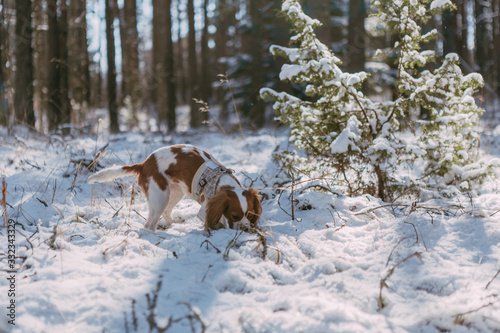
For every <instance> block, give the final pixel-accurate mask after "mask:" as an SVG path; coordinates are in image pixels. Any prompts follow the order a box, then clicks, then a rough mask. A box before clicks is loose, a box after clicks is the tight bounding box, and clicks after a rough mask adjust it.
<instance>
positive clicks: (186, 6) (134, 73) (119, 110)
mask: <svg viewBox="0 0 500 333" xmlns="http://www.w3.org/2000/svg"><path fill="white" fill-rule="evenodd" d="M452 2H453V3H454V4H455V5H456V7H457V10H455V11H445V12H444V13H443V14H442V15H435V16H434V17H433V18H432V20H429V21H428V22H427V24H426V26H425V27H423V32H424V33H425V31H430V30H432V29H437V30H438V31H439V38H438V39H437V40H436V41H432V44H431V45H424V46H423V48H424V49H432V50H436V51H437V53H438V55H440V56H444V55H446V54H448V53H450V52H455V53H457V54H458V55H459V57H460V63H461V68H462V71H463V72H464V73H465V74H467V73H471V72H478V73H480V74H481V75H482V76H483V78H484V80H485V85H484V87H483V88H482V89H481V90H480V91H479V93H478V94H477V95H476V96H475V97H476V99H477V101H478V105H479V106H481V107H483V108H485V109H486V110H487V115H486V117H488V118H490V117H491V119H495V118H496V117H495V110H496V111H498V109H499V106H498V96H499V94H500V84H499V82H500V17H499V8H500V0H490V1H484V0H458V1H457V0H453V1H452ZM280 5H281V1H279V0H271V1H269V0H268V1H263V0H253V1H248V0H199V1H194V0H152V1H148V0H101V1H96V0H64V1H63V0H1V15H0V20H1V29H0V49H1V52H0V125H3V126H7V127H8V128H9V129H12V128H13V127H14V126H15V125H19V124H24V125H28V126H29V127H31V128H32V129H34V130H36V131H39V132H42V133H47V132H51V131H64V130H66V131H67V130H68V129H69V128H70V127H71V128H73V129H75V128H77V129H79V130H81V131H86V129H87V128H88V126H87V125H89V124H90V123H92V122H93V121H94V120H95V119H94V118H95V117H93V114H94V111H95V110H96V109H99V108H104V109H108V110H109V122H110V123H109V129H110V131H111V132H117V131H119V130H122V131H123V130H125V129H127V128H129V129H138V130H142V131H163V132H169V131H174V130H176V129H177V130H178V129H179V128H178V125H179V116H178V114H177V113H178V111H177V112H176V108H177V106H180V105H186V106H188V107H189V114H190V117H189V126H190V127H191V128H199V127H200V126H203V125H204V124H208V123H210V122H214V121H213V118H212V117H210V119H209V115H208V113H207V112H203V111H208V110H209V109H211V110H212V111H213V110H217V111H218V113H217V118H218V120H220V121H222V122H223V121H226V120H228V119H229V120H230V119H232V118H234V117H235V116H237V117H238V118H237V119H239V120H240V122H241V123H243V124H244V126H246V127H249V128H255V129H256V128H261V127H263V126H265V125H269V124H273V123H274V114H273V111H272V110H271V108H270V107H266V105H265V104H264V103H265V102H264V101H263V100H262V99H261V98H260V97H259V89H261V88H262V87H269V88H273V89H276V90H279V91H290V90H293V89H297V91H295V92H293V93H297V92H298V91H300V88H301V87H294V86H290V85H288V84H284V83H282V82H280V80H279V78H278V76H279V71H280V68H281V65H282V63H280V61H281V60H279V59H274V57H273V56H272V55H271V54H270V52H269V47H270V45H272V44H278V45H287V44H288V41H289V36H290V35H289V34H290V32H289V25H288V23H287V22H286V20H285V19H284V18H280V17H278V18H277V17H276V14H277V12H278V11H279V9H280ZM303 8H304V11H305V12H306V14H308V15H310V16H311V17H314V18H317V19H318V20H320V21H321V22H322V23H323V26H322V27H320V28H319V29H317V31H316V33H317V35H318V38H319V40H321V41H322V42H323V43H324V44H325V45H327V46H329V47H330V48H331V49H332V50H333V51H334V52H335V55H336V56H337V57H339V58H340V59H341V60H342V61H343V65H342V66H341V67H342V70H343V71H348V72H359V71H363V70H365V71H367V72H368V73H370V74H371V79H370V80H369V81H368V82H367V83H366V84H365V85H364V87H363V89H364V91H365V92H366V93H367V95H369V96H372V98H373V96H378V98H381V99H384V98H386V99H390V98H391V95H392V94H393V82H394V81H395V77H394V76H395V75H396V74H395V73H396V70H395V66H396V64H395V63H394V59H391V58H387V59H385V60H383V61H380V60H377V61H375V60H374V58H373V57H374V54H375V52H376V50H377V49H382V50H383V49H388V48H390V47H392V45H394V38H397V36H396V37H394V36H390V35H389V34H388V33H387V32H386V31H387V29H385V27H384V26H383V24H381V22H380V21H379V20H378V19H377V18H376V17H371V16H370V14H371V13H372V11H371V8H370V4H369V2H368V1H363V0H335V1H329V0H309V1H304V2H303ZM438 63H439V62H438ZM302 88H303V87H302ZM200 110H201V111H200ZM141 115H142V116H141ZM240 116H241V119H240ZM68 124H71V126H68ZM120 126H122V127H120Z"/></svg>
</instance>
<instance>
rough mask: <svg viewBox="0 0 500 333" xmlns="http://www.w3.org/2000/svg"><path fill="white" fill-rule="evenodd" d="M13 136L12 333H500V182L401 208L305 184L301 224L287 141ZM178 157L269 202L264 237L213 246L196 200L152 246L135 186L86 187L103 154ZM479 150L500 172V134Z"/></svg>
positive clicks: (107, 158) (268, 133)
mask: <svg viewBox="0 0 500 333" xmlns="http://www.w3.org/2000/svg"><path fill="white" fill-rule="evenodd" d="M0 131H1V136H0V174H1V175H4V176H5V181H6V185H7V216H8V218H9V219H11V223H15V249H16V256H17V258H16V267H15V269H16V273H7V271H9V270H11V268H9V267H8V261H7V252H8V242H7V230H6V228H2V229H0V232H1V234H0V237H1V238H2V241H0V268H1V269H2V274H3V275H4V276H2V278H1V279H0V286H1V291H0V295H1V296H0V300H1V304H0V306H2V308H3V309H4V310H3V312H2V317H1V319H0V332H2V331H7V332H9V331H12V332H148V331H153V332H162V331H163V332H191V331H195V332H202V331H205V332H500V275H499V272H500V195H499V188H500V180H499V179H496V180H492V181H489V182H487V183H486V184H485V185H484V187H483V189H482V191H481V194H480V195H479V196H476V197H466V196H464V197H461V198H454V199H440V200H429V201H426V202H412V201H409V200H398V201H397V202H395V203H393V204H387V203H384V202H382V201H380V200H379V199H376V198H373V197H371V196H368V195H365V196H360V197H347V196H343V195H338V194H334V193H331V192H328V191H323V192H321V191H313V190H312V189H311V188H308V186H305V184H302V187H301V185H297V186H295V188H294V189H293V198H294V215H295V216H294V219H292V218H291V214H292V210H291V202H292V201H291V198H292V196H291V194H292V188H291V187H290V186H289V184H285V183H284V182H285V178H284V175H283V173H282V172H280V170H279V168H278V167H277V166H276V164H275V163H274V162H273V159H272V153H273V152H274V151H275V149H276V148H277V146H280V147H281V148H284V147H286V142H287V133H286V131H284V130H277V129H271V128H267V129H263V130H260V131H259V132H245V133H244V135H241V134H240V133H235V134H230V135H223V134H220V133H212V132H199V133H196V132H194V131H187V132H185V133H180V134H177V135H175V136H169V135H167V136H162V135H159V134H148V135H144V134H134V133H123V134H116V135H102V134H99V135H85V136H78V137H74V138H61V137H59V136H47V137H39V136H36V135H34V134H30V135H18V136H13V135H11V136H7V133H6V131H5V130H0ZM177 143H189V144H193V145H195V146H198V147H200V148H202V149H205V150H207V151H208V152H209V153H211V154H212V155H214V156H215V157H216V158H217V159H218V160H219V161H220V162H222V163H223V164H224V165H225V166H226V167H229V168H232V169H234V170H235V171H236V176H237V177H238V178H239V179H240V181H242V183H243V185H244V186H245V187H246V186H250V185H252V186H253V187H255V188H257V189H259V190H260V191H261V193H262V196H263V215H262V218H261V224H260V225H261V227H262V228H263V229H266V230H267V232H266V234H265V237H259V235H256V234H247V233H239V232H236V231H234V230H218V231H215V232H213V233H212V235H211V237H207V235H206V234H205V233H204V231H203V224H202V222H201V221H200V220H198V218H197V217H196V214H197V211H198V209H199V205H198V204H197V203H196V202H194V201H191V200H188V199H183V200H182V201H181V202H180V203H179V204H178V206H177V207H176V209H175V210H174V216H176V215H178V216H183V217H184V218H185V219H186V221H185V222H184V223H179V224H174V225H172V226H171V227H170V228H168V229H166V230H165V229H160V230H158V232H157V233H150V232H147V231H144V230H143V229H142V226H143V225H144V223H145V217H147V203H146V199H145V197H144V195H143V194H141V193H140V192H138V191H137V185H136V184H135V185H134V179H133V178H129V179H125V180H123V181H119V182H115V183H107V184H102V185H101V184H98V185H94V186H92V185H89V184H87V183H86V180H87V177H88V176H89V171H88V170H86V164H88V163H89V162H90V161H92V160H93V158H94V155H95V154H96V152H97V151H98V150H101V149H102V150H103V151H104V152H105V155H104V157H103V158H101V159H100V160H99V165H100V166H102V167H104V166H110V165H113V164H128V163H132V162H133V163H137V162H141V161H142V160H143V159H144V158H145V157H146V156H147V155H148V154H149V153H151V152H152V151H154V150H155V149H157V148H159V147H162V146H165V145H171V144H177ZM482 149H484V150H485V152H486V153H488V154H491V155H493V156H496V157H500V127H497V128H496V129H494V130H490V131H488V132H486V131H485V132H484V133H483V137H482ZM11 276H14V277H15V296H12V297H11V296H7V295H8V294H9V293H8V289H9V288H12V286H11V285H10V282H9V280H8V279H7V278H8V277H11ZM11 299H14V300H15V326H13V325H11V324H9V323H7V321H8V320H11V319H10V318H9V317H8V316H6V315H5V313H7V314H8V311H9V310H8V309H6V307H7V306H9V304H10V303H9V302H10V300H11ZM165 328H166V330H162V329H165Z"/></svg>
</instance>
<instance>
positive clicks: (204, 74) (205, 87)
mask: <svg viewBox="0 0 500 333" xmlns="http://www.w3.org/2000/svg"><path fill="white" fill-rule="evenodd" d="M208 4H209V1H208V0H204V2H203V31H202V34H201V60H202V61H201V68H200V74H201V89H200V90H201V91H200V95H201V98H202V99H203V100H204V101H206V102H208V99H209V97H210V94H211V90H212V89H211V83H212V82H211V80H210V76H211V73H210V69H211V63H210V62H211V61H210V59H211V57H210V54H209V48H208V25H209V22H208ZM204 120H206V119H204Z"/></svg>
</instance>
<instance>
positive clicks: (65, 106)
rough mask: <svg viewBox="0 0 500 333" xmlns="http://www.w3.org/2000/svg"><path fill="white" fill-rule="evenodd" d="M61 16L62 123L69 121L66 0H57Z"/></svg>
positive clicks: (59, 68)
mask: <svg viewBox="0 0 500 333" xmlns="http://www.w3.org/2000/svg"><path fill="white" fill-rule="evenodd" d="M59 12H60V13H61V17H60V18H59V22H58V29H59V45H60V48H59V56H60V61H59V62H58V70H59V75H60V77H59V87H60V88H59V89H60V98H61V99H60V102H61V115H62V119H61V122H62V123H70V122H71V103H70V101H69V67H68V29H69V25H68V5H67V3H66V1H60V2H59Z"/></svg>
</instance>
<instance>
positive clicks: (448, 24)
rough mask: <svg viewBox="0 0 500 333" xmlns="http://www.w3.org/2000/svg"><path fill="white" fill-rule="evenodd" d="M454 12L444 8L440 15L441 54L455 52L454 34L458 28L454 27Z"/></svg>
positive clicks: (456, 34)
mask: <svg viewBox="0 0 500 333" xmlns="http://www.w3.org/2000/svg"><path fill="white" fill-rule="evenodd" d="M456 15H457V14H456V12H451V11H450V10H446V11H444V12H443V14H442V15H441V24H442V34H443V55H446V54H448V53H452V52H453V53H456V52H457V44H456V38H457V37H456V36H458V35H459V34H458V30H457V27H456V20H455V17H456Z"/></svg>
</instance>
